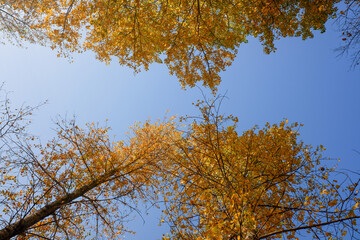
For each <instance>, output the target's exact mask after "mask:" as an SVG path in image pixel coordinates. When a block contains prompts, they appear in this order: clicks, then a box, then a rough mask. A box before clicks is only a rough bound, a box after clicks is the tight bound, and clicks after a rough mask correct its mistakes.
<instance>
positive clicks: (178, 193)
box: [164, 102, 359, 240]
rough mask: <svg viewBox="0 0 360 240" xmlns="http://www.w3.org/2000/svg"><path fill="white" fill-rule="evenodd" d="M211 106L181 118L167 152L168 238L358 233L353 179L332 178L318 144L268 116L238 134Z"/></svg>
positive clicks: (333, 236)
mask: <svg viewBox="0 0 360 240" xmlns="http://www.w3.org/2000/svg"><path fill="white" fill-rule="evenodd" d="M199 104H204V103H203V102H200V103H199ZM214 109H215V105H214V104H213V103H207V104H205V105H204V106H203V107H202V108H201V111H202V120H200V121H199V120H196V121H194V122H192V123H191V124H190V125H189V127H188V131H187V132H186V134H185V135H184V137H183V138H182V139H181V140H180V141H177V143H176V146H177V147H178V148H179V152H178V155H176V156H170V157H169V158H171V162H170V165H171V168H172V169H173V172H172V173H173V174H167V175H166V176H164V178H165V179H166V181H165V182H164V184H165V188H164V195H165V201H166V203H167V209H166V210H165V216H166V217H165V220H167V221H168V223H169V224H170V226H171V230H172V232H171V233H172V234H171V235H170V236H168V238H169V239H199V240H200V239H253V240H255V239H281V238H285V239H301V237H300V236H304V235H310V236H313V237H314V238H317V239H319V238H320V239H338V237H342V236H345V235H346V234H347V232H351V237H356V236H358V235H357V234H358V230H357V229H356V224H357V222H356V219H357V218H359V214H358V211H359V209H358V207H359V198H358V197H357V193H358V187H357V185H358V182H359V180H355V182H352V181H351V179H349V178H344V176H346V177H348V176H347V175H343V176H341V177H340V175H339V173H338V175H337V177H336V178H332V177H333V176H334V172H335V168H330V167H326V165H324V164H326V161H324V159H322V157H321V154H320V152H321V151H322V150H323V147H322V146H320V147H317V148H315V149H314V148H313V147H311V146H309V145H305V144H304V143H303V142H302V141H301V140H299V128H300V126H299V125H298V124H297V123H294V124H288V123H287V121H282V122H280V123H279V124H274V125H271V124H269V123H268V124H266V126H265V127H264V128H262V129H259V128H258V127H254V128H252V129H250V130H248V131H245V132H243V133H241V134H239V133H238V132H237V126H236V124H237V119H236V118H234V117H229V118H227V119H226V118H224V117H223V116H221V115H218V114H217V112H216V111H214ZM227 121H232V122H233V123H232V124H231V123H230V124H229V123H227ZM340 179H342V180H343V182H342V183H339V182H340ZM344 179H345V180H344ZM345 183H346V184H348V185H346V184H345ZM169 189H170V190H169ZM168 238H166V239H168Z"/></svg>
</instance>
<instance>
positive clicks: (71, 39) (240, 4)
mask: <svg viewBox="0 0 360 240" xmlns="http://www.w3.org/2000/svg"><path fill="white" fill-rule="evenodd" d="M26 2H31V4H32V5H31V6H29V4H25V3H26ZM337 2H339V0H331V1H329V0H314V1H309V0H279V1H273V0H226V1H218V0H190V1H183V0H166V1H165V0H113V1H108V0H98V1H85V0H71V1H64V0H57V1H53V0H42V1H39V0H32V1H12V2H11V4H10V3H6V4H4V5H2V6H1V7H0V9H1V10H4V12H8V13H11V14H15V13H16V14H17V15H16V16H20V19H21V16H23V15H24V14H23V13H26V14H25V15H24V17H26V19H27V22H29V23H26V24H24V26H23V28H30V29H33V30H34V31H38V32H39V33H40V32H41V33H46V35H47V36H48V37H49V38H50V40H51V42H52V47H53V48H58V49H59V51H60V55H65V56H68V54H69V53H71V52H74V51H76V52H82V51H85V50H91V51H94V52H95V53H96V55H97V58H98V59H99V60H101V61H104V62H107V63H108V62H110V61H111V60H112V59H114V60H115V59H116V60H117V61H118V62H119V63H120V64H121V65H125V66H128V67H130V68H132V69H134V71H135V72H137V71H140V69H142V68H144V69H148V68H149V66H150V64H152V63H162V62H163V63H165V64H166V65H167V66H168V68H169V71H170V73H171V74H175V75H176V76H177V78H178V79H179V81H180V83H181V86H182V87H186V86H190V87H193V86H194V85H195V84H196V83H198V82H200V83H202V84H203V85H204V86H207V87H209V88H211V89H212V90H216V87H217V86H218V85H219V83H220V80H221V79H220V77H219V74H220V73H221V72H222V71H224V70H226V68H227V67H229V66H230V65H231V63H232V62H233V60H234V58H235V56H236V54H237V48H238V47H239V45H240V44H241V43H246V42H247V38H249V37H256V38H258V39H259V40H260V41H261V43H262V44H263V45H264V51H265V52H266V53H270V52H273V51H275V49H276V48H275V45H274V41H275V40H277V39H279V38H281V37H289V36H290V37H293V36H296V37H302V38H303V39H306V38H308V37H312V36H313V33H312V31H313V30H321V31H325V22H326V21H327V20H328V18H329V17H332V16H334V13H335V11H336V8H335V7H334V4H336V3H337ZM29 9H31V11H30V10H29ZM0 13H1V12H0ZM4 14H5V13H4ZM14 19H15V18H14ZM16 19H17V18H16ZM14 21H15V20H14ZM0 23H1V22H0ZM2 24H3V25H6V22H3V23H2ZM28 25H29V26H28ZM6 26H7V25H6ZM17 31H18V32H22V30H21V29H20V30H17ZM10 32H11V31H10ZM17 34H18V33H17ZM242 57H245V56H242Z"/></svg>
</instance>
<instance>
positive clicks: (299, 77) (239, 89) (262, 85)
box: [0, 24, 360, 239]
mask: <svg viewBox="0 0 360 240" xmlns="http://www.w3.org/2000/svg"><path fill="white" fill-rule="evenodd" d="M335 29H336V26H335V25H331V24H328V29H327V32H326V33H325V34H320V33H318V34H315V38H314V39H309V40H306V41H302V40H301V39H298V38H288V39H282V40H279V41H277V43H276V45H277V47H278V50H277V52H276V53H274V54H271V55H266V54H264V53H263V51H262V47H261V45H260V44H259V42H258V41H257V40H256V39H250V40H249V43H248V44H243V45H242V46H241V47H240V48H239V53H238V56H237V58H236V60H235V62H234V63H233V65H232V66H231V67H230V68H228V70H227V71H226V72H224V73H222V75H221V76H222V79H223V80H222V83H221V86H220V87H219V93H225V92H227V97H228V98H227V99H226V100H225V101H224V103H223V106H222V111H223V112H224V113H226V114H233V115H235V116H237V117H238V118H239V132H241V131H243V130H247V129H249V128H251V127H252V126H254V125H255V124H257V125H259V126H260V127H262V126H263V125H264V124H265V123H266V122H270V123H277V122H279V121H281V120H283V119H284V118H287V119H289V122H295V121H297V122H300V123H303V124H304V127H303V128H302V129H301V138H302V139H303V140H304V142H305V143H306V144H312V145H319V144H323V145H324V146H325V147H326V148H327V151H326V152H325V155H326V156H328V157H331V158H334V159H337V158H341V159H342V161H341V162H340V163H339V168H350V169H352V170H359V169H360V154H358V153H356V151H354V150H357V151H360V107H359V104H360V75H359V73H360V72H359V69H356V70H349V67H350V60H349V59H348V58H346V57H342V58H337V57H336V56H337V53H336V52H334V49H335V48H336V47H338V46H339V44H340V37H339V35H340V33H338V32H336V31H335ZM0 51H1V58H0V61H1V62H0V71H1V81H4V82H5V89H6V90H7V91H11V92H12V93H11V94H10V99H11V100H12V101H13V103H14V105H19V104H22V103H26V104H29V105H36V104H37V103H39V102H41V101H44V100H48V104H47V105H45V106H43V107H41V108H40V109H39V110H38V111H36V112H35V114H34V116H33V125H32V131H33V133H34V134H35V135H38V136H40V137H41V138H42V139H47V138H50V137H51V136H53V135H54V130H52V128H53V127H54V125H53V123H52V119H55V118H56V116H57V115H58V114H59V115H60V116H65V115H67V116H69V117H71V116H72V115H76V117H77V119H78V122H79V123H80V124H83V123H85V122H100V123H104V121H105V119H109V121H108V125H109V126H110V127H111V128H112V129H113V131H112V133H113V134H116V135H117V138H118V139H119V140H120V139H121V138H122V137H123V133H124V132H125V131H127V128H128V127H130V126H131V125H133V123H134V122H135V121H145V120H147V119H148V118H149V117H151V118H152V119H157V118H162V117H164V116H165V112H166V111H167V110H170V113H168V116H169V115H180V116H181V115H185V114H188V115H196V114H198V112H197V110H196V109H195V108H194V107H193V106H192V104H191V103H192V102H196V100H197V99H200V98H202V95H201V92H200V90H199V89H197V88H194V89H188V90H186V91H184V90H182V89H181V88H180V84H179V83H178V81H177V79H176V78H175V77H174V76H170V75H169V74H168V70H167V68H166V66H165V65H159V64H154V65H152V66H151V68H150V70H149V71H147V72H142V73H140V74H137V75H134V74H133V72H132V71H131V70H130V69H127V68H125V67H121V66H119V65H118V64H117V63H116V62H113V63H112V64H110V65H109V66H106V65H105V64H104V63H101V62H98V61H97V60H96V59H95V57H94V55H93V54H92V53H85V54H82V55H74V62H73V63H71V64H70V63H69V61H68V60H66V59H63V58H57V57H56V52H54V51H52V50H50V49H49V48H45V47H41V46H36V45H29V46H28V48H27V49H24V48H18V47H15V46H11V45H1V46H0ZM203 91H204V92H205V93H206V94H207V96H209V97H210V96H211V94H210V91H208V90H206V89H203ZM151 213H152V214H150V215H149V216H147V217H145V224H143V222H142V221H141V220H139V218H138V220H136V221H133V222H131V223H130V224H129V226H131V227H132V228H133V229H134V230H135V231H137V232H138V234H137V235H135V236H126V239H160V238H161V235H162V234H163V233H165V232H166V231H167V228H166V227H163V228H159V227H157V224H158V222H159V212H158V211H152V212H151Z"/></svg>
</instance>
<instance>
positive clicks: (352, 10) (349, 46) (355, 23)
mask: <svg viewBox="0 0 360 240" xmlns="http://www.w3.org/2000/svg"><path fill="white" fill-rule="evenodd" d="M337 21H338V24H339V27H340V30H341V32H342V41H343V45H342V46H341V47H340V48H338V51H339V52H340V54H341V55H342V54H350V55H351V58H352V66H351V67H352V68H355V67H356V66H357V65H359V64H360V48H359V44H360V1H358V0H347V1H345V5H344V9H343V10H342V11H340V14H339V16H338V19H337Z"/></svg>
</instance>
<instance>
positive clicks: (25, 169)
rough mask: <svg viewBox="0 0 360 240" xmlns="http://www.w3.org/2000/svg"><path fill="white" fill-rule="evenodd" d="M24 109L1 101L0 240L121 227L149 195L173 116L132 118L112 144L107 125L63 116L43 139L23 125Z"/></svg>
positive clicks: (113, 233) (97, 233)
mask: <svg viewBox="0 0 360 240" xmlns="http://www.w3.org/2000/svg"><path fill="white" fill-rule="evenodd" d="M31 110H32V109H30V108H22V109H19V110H17V111H12V110H11V109H10V108H9V107H8V100H6V101H5V105H2V115H1V116H2V117H1V127H0V129H1V138H0V140H1V160H2V161H1V163H0V164H1V165H0V169H1V173H0V210H1V215H0V229H1V230H0V239H10V238H12V237H16V239H89V238H101V239H103V238H104V239H105V238H109V239H111V238H117V236H118V234H122V233H124V232H125V231H127V229H126V228H125V226H124V221H126V219H127V218H126V217H127V216H128V214H129V213H131V212H132V211H136V209H137V208H136V207H137V204H138V202H139V201H145V200H150V199H153V198H156V194H155V193H154V187H155V186H156V185H157V177H156V174H157V171H156V169H157V165H158V162H160V161H159V159H165V158H164V157H163V153H164V152H168V151H170V148H171V146H170V145H168V144H167V142H168V138H169V137H170V135H173V134H174V131H173V128H174V126H173V123H171V121H169V122H167V123H165V122H164V123H158V124H150V123H146V124H144V125H143V126H140V125H137V126H135V127H133V135H132V137H131V138H129V141H128V142H127V143H126V142H124V141H119V142H115V143H112V142H111V141H110V139H109V136H108V130H109V128H99V127H97V126H96V125H94V124H89V125H87V127H86V129H80V128H79V127H78V126H77V125H76V124H75V122H74V121H70V122H68V121H63V122H60V123H59V124H58V132H57V137H55V138H54V139H53V140H52V141H50V142H49V143H47V144H46V145H45V146H42V145H39V144H34V141H35V140H34V137H33V136H31V135H29V134H26V132H25V129H24V122H23V121H25V119H26V117H27V116H28V115H29V114H30V113H31ZM172 138H173V136H172V137H171V139H172ZM167 146H168V147H169V148H167ZM89 227H91V228H89Z"/></svg>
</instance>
